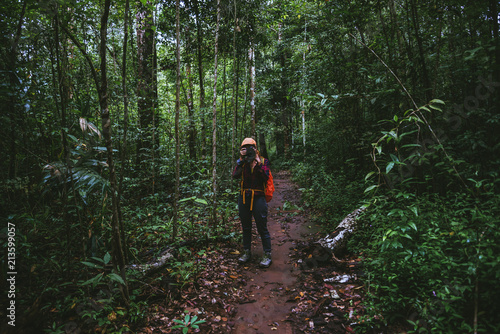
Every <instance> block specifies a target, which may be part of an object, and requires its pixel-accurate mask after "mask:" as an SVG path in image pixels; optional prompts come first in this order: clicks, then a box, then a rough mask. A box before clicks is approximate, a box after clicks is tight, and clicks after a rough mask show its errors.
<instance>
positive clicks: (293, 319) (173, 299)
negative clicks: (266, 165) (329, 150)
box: [137, 171, 364, 334]
mask: <svg viewBox="0 0 500 334" xmlns="http://www.w3.org/2000/svg"><path fill="white" fill-rule="evenodd" d="M273 176H274V183H275V188H276V190H275V193H274V197H273V200H272V201H271V202H270V203H269V214H268V229H269V231H270V233H271V239H272V248H273V251H272V259H273V263H272V264H271V266H270V267H269V268H260V267H259V265H258V263H259V261H260V257H261V256H262V253H263V251H262V244H261V241H260V237H259V236H258V234H257V232H256V230H255V227H254V233H253V238H252V255H253V258H252V260H251V261H250V262H249V263H247V264H244V265H241V264H239V263H238V257H239V256H240V252H241V251H242V247H241V245H239V244H235V243H231V242H226V243H219V244H218V245H213V247H211V248H208V249H206V251H204V252H199V253H196V249H193V254H195V253H196V254H197V255H196V256H197V257H198V261H199V263H200V270H199V272H198V273H197V279H196V281H195V282H190V283H189V284H186V285H185V286H184V287H183V288H182V289H171V285H169V284H168V283H167V284H166V285H164V286H163V287H162V288H161V289H160V290H162V291H164V292H165V293H164V294H163V295H162V296H161V297H160V298H157V299H156V300H155V301H154V302H153V301H150V303H149V305H150V307H149V316H148V317H147V319H145V324H146V325H145V326H144V327H143V328H141V329H139V330H138V331H137V332H139V333H181V330H180V329H172V326H174V325H176V324H177V323H175V322H174V321H173V320H174V319H177V320H180V319H184V317H185V315H186V314H189V315H190V316H194V315H196V316H197V318H198V319H203V320H205V322H204V323H202V324H200V325H199V326H200V329H199V330H194V329H192V330H193V331H192V332H200V333H236V334H246V333H255V334H266V333H283V334H288V333H290V334H294V333H354V332H355V328H356V322H357V321H358V319H359V317H360V315H361V314H363V313H364V312H363V306H362V303H361V299H362V290H363V286H362V284H361V283H360V282H359V281H358V280H357V277H358V276H359V271H360V268H359V259H358V258H357V257H356V256H347V257H344V258H343V259H342V261H341V263H340V264H339V263H336V262H334V261H332V260H331V256H330V255H328V254H326V252H324V250H322V249H321V247H319V246H318V245H317V244H315V243H314V241H316V240H318V239H319V238H320V237H322V236H323V235H322V234H321V232H320V228H319V227H318V226H316V225H314V224H313V223H311V221H310V220H309V218H308V215H307V211H306V210H304V209H303V208H301V207H300V191H298V189H297V186H296V185H295V184H294V183H293V182H292V181H291V180H290V174H289V173H288V172H286V171H282V172H279V173H276V175H274V174H273ZM228 224H229V225H231V227H230V228H232V229H234V230H235V231H239V230H240V225H239V221H230V222H228ZM164 278H165V277H164ZM160 280H161V279H160ZM157 281H158V277H157ZM163 281H167V282H168V279H164V280H163ZM151 292H155V293H156V294H158V289H156V291H151ZM160 295H161V294H160Z"/></svg>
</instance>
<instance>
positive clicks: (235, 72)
mask: <svg viewBox="0 0 500 334" xmlns="http://www.w3.org/2000/svg"><path fill="white" fill-rule="evenodd" d="M236 13H237V11H236V0H234V30H233V69H234V73H233V95H232V104H233V129H232V132H231V166H232V164H233V163H234V162H235V161H236V156H235V153H236V147H235V139H236V124H237V118H236V114H237V112H238V111H237V108H236V100H237V97H236V94H237V87H238V84H237V83H238V72H237V67H236V66H235V65H236V29H237V28H238V21H237V15H236ZM234 184H235V183H234V182H231V188H232V187H233V186H234Z"/></svg>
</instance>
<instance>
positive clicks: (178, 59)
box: [172, 0, 189, 241]
mask: <svg viewBox="0 0 500 334" xmlns="http://www.w3.org/2000/svg"><path fill="white" fill-rule="evenodd" d="M179 2H180V0H176V2H175V37H176V48H175V58H176V68H175V70H176V80H175V199H174V219H173V228H172V241H175V239H176V238H177V224H178V221H177V220H178V204H179V188H180V140H179V114H180V108H181V99H180V91H181V51H180V50H181V47H180V27H179V26H180V19H179V16H180V15H179V7H180V4H179ZM188 109H189V107H188Z"/></svg>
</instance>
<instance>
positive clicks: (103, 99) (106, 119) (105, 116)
mask: <svg viewBox="0 0 500 334" xmlns="http://www.w3.org/2000/svg"><path fill="white" fill-rule="evenodd" d="M110 4H111V0H105V2H104V13H103V14H102V17H101V45H100V48H99V54H100V58H101V64H100V73H101V85H100V89H99V105H100V109H101V121H102V135H103V137H104V140H105V143H106V151H107V154H108V166H109V181H110V188H111V202H112V209H113V215H112V221H111V229H112V240H113V265H114V268H115V270H116V271H117V272H119V273H120V275H121V277H122V280H123V284H120V287H121V292H122V297H123V299H124V302H125V303H126V304H127V305H128V303H129V299H130V298H129V292H128V286H127V277H126V274H125V256H124V252H123V247H122V240H121V233H120V225H121V224H120V221H119V219H120V217H121V213H120V212H119V210H120V206H119V203H118V201H119V198H118V196H117V189H118V188H117V182H116V180H117V179H116V172H115V164H114V159H113V142H112V138H111V119H110V115H109V105H108V99H109V96H108V77H107V67H106V48H107V38H108V31H107V29H108V18H109V7H110Z"/></svg>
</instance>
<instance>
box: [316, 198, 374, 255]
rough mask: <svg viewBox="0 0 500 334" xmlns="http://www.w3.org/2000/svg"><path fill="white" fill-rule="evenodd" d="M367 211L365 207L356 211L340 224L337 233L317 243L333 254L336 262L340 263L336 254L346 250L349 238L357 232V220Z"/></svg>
mask: <svg viewBox="0 0 500 334" xmlns="http://www.w3.org/2000/svg"><path fill="white" fill-rule="evenodd" d="M365 210H366V207H365V206H362V207H360V208H359V209H356V210H354V211H353V212H351V213H350V214H348V215H347V216H346V217H345V218H344V220H342V221H341V222H340V224H339V226H337V228H336V229H335V231H333V232H332V233H330V234H329V235H327V236H326V237H324V238H321V239H320V240H318V241H317V243H318V244H319V245H320V246H321V247H323V248H326V249H327V250H328V251H329V252H331V254H332V256H333V259H334V260H335V261H337V262H340V260H338V259H337V258H336V257H335V253H339V252H341V251H342V250H344V249H345V248H346V246H347V241H348V240H349V237H350V236H351V235H352V234H353V233H354V231H356V227H357V219H358V217H359V216H360V215H361V214H362V213H363V212H364V211H365Z"/></svg>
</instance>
